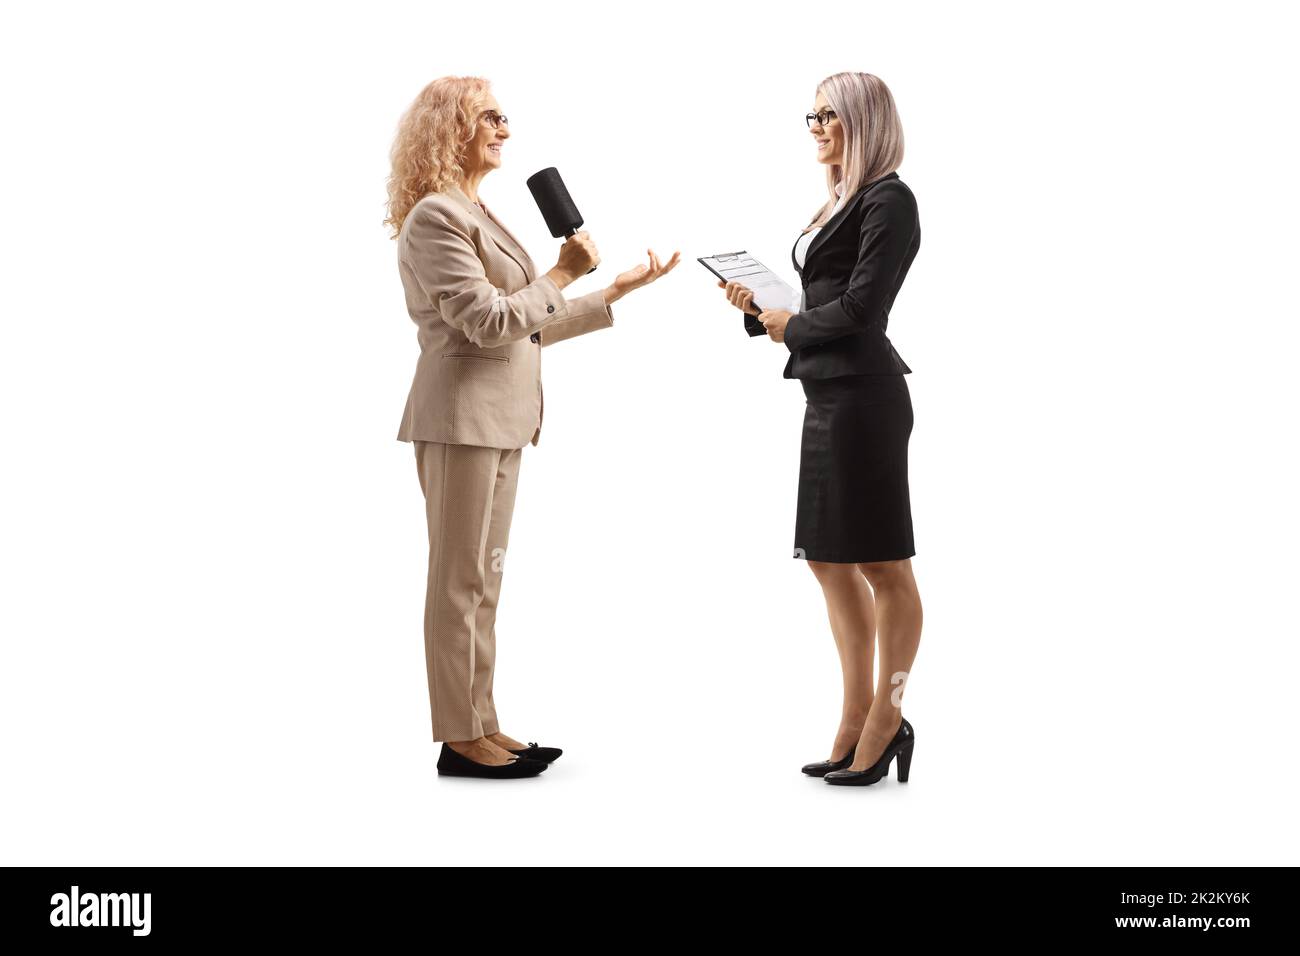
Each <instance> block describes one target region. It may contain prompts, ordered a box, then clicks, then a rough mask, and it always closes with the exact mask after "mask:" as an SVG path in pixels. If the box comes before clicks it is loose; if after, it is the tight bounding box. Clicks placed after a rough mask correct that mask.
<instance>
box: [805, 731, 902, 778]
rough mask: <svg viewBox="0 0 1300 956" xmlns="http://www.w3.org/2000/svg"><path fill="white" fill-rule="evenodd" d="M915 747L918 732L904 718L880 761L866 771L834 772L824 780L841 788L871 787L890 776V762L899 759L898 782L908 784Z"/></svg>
mask: <svg viewBox="0 0 1300 956" xmlns="http://www.w3.org/2000/svg"><path fill="white" fill-rule="evenodd" d="M915 745H916V732H915V731H914V730H912V725H911V724H910V723H908V722H907V718H906V717H904V718H903V722H902V723H901V724H899V725H898V732H897V733H895V734H894V739H893V740H891V741H890V742H889V746H887V747H886V748H885V752H884V753H882V754H881V755H880V759H879V760H877V761H876V762H875V763H873V764H872V765H871V766H870V767H868V768H867V769H866V770H834V771H832V772H830V773H828V774H826V776H825V777H823V778H822V779H824V780H825V781H826V782H827V783H830V784H835V785H837V786H841V787H866V786H870V785H871V784H873V783H875V782H876V781H877V780H880V779H881V778H883V777H887V776H889V762H890V761H891V760H893V759H894V758H895V757H897V758H898V782H899V783H907V777H908V774H910V773H911V772H912V748H913V747H914V746H915ZM850 762H852V761H850Z"/></svg>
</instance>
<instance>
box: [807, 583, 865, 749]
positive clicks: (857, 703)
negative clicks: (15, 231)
mask: <svg viewBox="0 0 1300 956" xmlns="http://www.w3.org/2000/svg"><path fill="white" fill-rule="evenodd" d="M808 567H809V568H811V569H812V573H813V574H814V575H816V577H817V582H818V583H819V584H820V585H821V586H822V594H823V595H824V596H825V598H826V614H827V616H828V617H829V618H830V622H831V633H832V634H834V635H835V646H836V648H838V650H839V653H840V669H841V670H842V671H843V674H844V704H843V707H842V709H841V712H840V726H839V729H838V730H837V731H836V733H835V743H834V745H833V746H832V747H831V756H830V759H831V760H842V759H844V757H845V756H847V754H848V752H849V751H850V750H852V749H853V747H854V745H856V744H857V742H858V738H859V736H860V735H861V733H862V728H863V726H864V725H865V724H866V720H867V714H868V712H869V711H870V710H871V702H872V692H871V663H872V659H873V657H874V656H875V634H876V607H875V600H874V599H873V598H872V596H871V588H869V587H868V586H867V582H866V580H865V579H864V578H863V577H862V575H861V574H860V573H859V572H858V567H857V565H854V564H833V563H830V562H826V561H809V562H808Z"/></svg>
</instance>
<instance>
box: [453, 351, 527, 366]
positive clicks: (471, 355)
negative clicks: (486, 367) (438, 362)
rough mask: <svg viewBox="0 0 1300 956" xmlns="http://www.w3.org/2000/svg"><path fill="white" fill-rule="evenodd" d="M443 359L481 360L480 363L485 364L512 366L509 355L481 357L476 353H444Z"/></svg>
mask: <svg viewBox="0 0 1300 956" xmlns="http://www.w3.org/2000/svg"><path fill="white" fill-rule="evenodd" d="M442 357H443V358H464V359H479V360H480V361H485V362H505V363H506V364H507V365H509V364H510V356H509V355H480V354H478V353H476V352H443V353H442Z"/></svg>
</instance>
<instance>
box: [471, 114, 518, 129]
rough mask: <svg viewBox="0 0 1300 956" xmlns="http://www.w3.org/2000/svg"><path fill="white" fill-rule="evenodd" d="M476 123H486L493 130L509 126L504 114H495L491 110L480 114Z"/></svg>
mask: <svg viewBox="0 0 1300 956" xmlns="http://www.w3.org/2000/svg"><path fill="white" fill-rule="evenodd" d="M478 121H479V122H480V123H482V122H486V123H487V125H488V126H491V127H492V128H493V129H500V128H501V127H502V126H509V125H510V120H508V119H506V116H505V114H504V113H497V112H495V111H493V110H485V111H484V112H482V113H480V114H479V118H478Z"/></svg>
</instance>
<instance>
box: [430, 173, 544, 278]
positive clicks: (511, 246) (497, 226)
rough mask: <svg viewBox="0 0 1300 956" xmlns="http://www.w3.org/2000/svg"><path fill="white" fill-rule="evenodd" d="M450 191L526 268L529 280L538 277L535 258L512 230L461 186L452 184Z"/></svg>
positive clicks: (494, 240)
mask: <svg viewBox="0 0 1300 956" xmlns="http://www.w3.org/2000/svg"><path fill="white" fill-rule="evenodd" d="M450 192H451V193H452V195H454V196H456V198H457V199H459V200H460V202H461V203H462V204H463V205H464V206H465V208H466V209H468V210H469V212H470V215H472V216H475V217H477V218H478V221H479V222H480V223H482V225H483V227H484V229H485V231H486V232H487V234H488V235H489V236H491V237H492V241H493V242H495V243H496V244H497V247H498V248H500V250H501V251H502V252H504V253H505V254H506V255H508V256H509V257H510V258H511V259H513V260H515V262H517V263H519V268H521V269H523V270H524V275H526V276H527V277H528V281H529V282H532V281H533V280H534V279H535V278H536V277H537V275H536V268H535V267H534V266H533V260H532V259H531V258H529V256H528V253H527V252H526V251H524V247H523V246H522V245H520V243H519V240H518V239H516V238H515V237H514V236H513V235H512V234H511V233H510V230H508V229H506V227H505V226H504V225H502V223H501V221H500V220H499V219H497V217H496V216H494V215H492V214H491V213H489V212H484V211H483V209H482V208H480V207H479V204H478V203H476V202H474V200H472V199H470V198H469V197H468V196H466V195H465V193H464V191H463V190H462V189H461V188H460V187H459V186H452V187H451V190H450Z"/></svg>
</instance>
